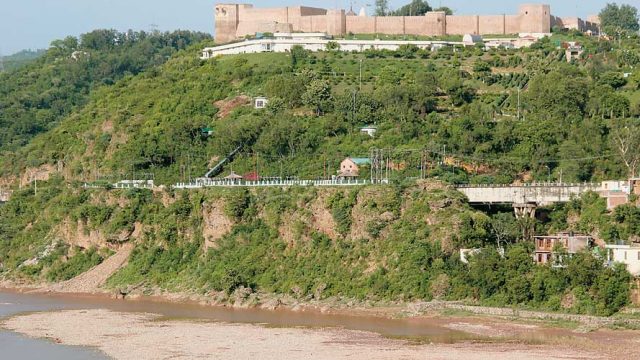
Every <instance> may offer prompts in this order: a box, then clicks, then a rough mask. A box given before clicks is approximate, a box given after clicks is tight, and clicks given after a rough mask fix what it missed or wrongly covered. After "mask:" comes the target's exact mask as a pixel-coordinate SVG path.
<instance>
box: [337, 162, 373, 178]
mask: <svg viewBox="0 0 640 360" xmlns="http://www.w3.org/2000/svg"><path fill="white" fill-rule="evenodd" d="M370 164H371V160H369V158H355V157H348V158H346V159H344V160H342V162H341V163H340V170H338V177H339V178H357V177H358V176H360V168H361V167H362V166H364V165H370Z"/></svg>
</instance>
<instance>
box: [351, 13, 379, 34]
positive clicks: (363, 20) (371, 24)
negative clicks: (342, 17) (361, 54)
mask: <svg viewBox="0 0 640 360" xmlns="http://www.w3.org/2000/svg"><path fill="white" fill-rule="evenodd" d="M346 24H347V28H346V30H347V33H350V32H351V33H354V34H375V33H376V32H377V31H376V30H377V29H376V16H347V19H346Z"/></svg>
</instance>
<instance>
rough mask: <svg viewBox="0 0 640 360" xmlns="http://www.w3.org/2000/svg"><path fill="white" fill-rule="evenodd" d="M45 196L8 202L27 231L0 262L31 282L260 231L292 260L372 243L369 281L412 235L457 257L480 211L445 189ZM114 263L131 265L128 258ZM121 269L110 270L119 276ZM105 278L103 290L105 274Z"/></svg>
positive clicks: (202, 249) (365, 262)
mask: <svg viewBox="0 0 640 360" xmlns="http://www.w3.org/2000/svg"><path fill="white" fill-rule="evenodd" d="M42 191H43V193H42V194H43V195H42V196H43V197H47V200H46V201H43V200H42V198H37V197H33V196H32V195H31V194H28V193H27V190H24V193H20V192H19V193H18V195H17V198H16V199H14V200H12V201H11V202H10V203H8V204H9V205H8V206H10V207H16V211H18V212H17V213H16V214H14V215H13V216H15V219H13V221H15V222H16V223H22V224H24V226H17V227H16V230H15V232H13V233H11V234H10V235H9V236H11V237H12V238H11V239H9V242H13V243H14V244H15V246H14V247H13V248H4V250H2V251H3V253H2V254H1V256H2V259H3V260H5V259H7V260H8V261H6V262H4V261H3V262H4V263H6V264H7V265H8V266H9V267H14V268H19V269H22V268H24V267H25V266H30V267H31V268H33V269H32V270H30V271H32V272H33V274H30V275H29V276H30V277H32V278H33V279H43V278H46V277H47V274H48V272H49V271H51V270H50V269H53V268H56V267H59V264H65V263H67V262H69V261H74V260H73V258H74V257H75V256H76V255H78V254H80V255H82V254H83V253H85V252H89V253H90V252H91V251H98V252H100V253H101V254H107V253H119V254H121V255H120V257H123V256H124V255H122V251H121V250H122V249H128V250H127V252H126V253H127V254H128V253H129V251H133V254H135V253H136V251H143V252H144V251H149V249H154V248H155V249H158V250H157V251H160V252H171V251H173V250H174V249H185V248H189V249H197V250H196V251H197V252H198V253H199V254H200V255H198V257H199V258H205V257H206V256H207V254H208V253H209V252H211V251H218V252H219V251H223V252H224V251H226V250H225V249H227V248H228V246H230V245H229V244H230V242H231V243H234V242H235V243H241V244H246V246H248V247H251V246H255V245H252V243H251V241H254V240H255V239H253V240H250V239H249V238H247V236H248V237H251V236H254V235H252V234H253V233H252V232H253V231H255V229H259V228H261V229H267V232H265V233H264V236H265V237H268V238H265V240H264V241H265V242H273V241H274V239H275V241H276V242H282V243H283V244H285V245H286V248H287V249H288V250H287V251H290V252H293V253H296V252H301V253H304V252H306V253H308V252H309V251H315V250H310V249H313V247H314V246H316V245H315V244H318V241H319V242H320V243H327V242H328V243H329V244H334V245H336V244H348V243H350V244H361V245H353V246H357V247H361V246H369V245H362V244H367V243H369V244H371V245H370V246H369V247H370V249H369V250H366V252H365V253H363V254H368V255H366V256H365V257H361V258H359V259H357V260H355V261H357V264H358V266H359V267H362V269H363V274H364V275H367V274H372V273H374V272H376V271H381V269H384V268H385V267H386V266H387V263H388V262H389V261H394V259H396V257H397V256H398V255H397V254H396V253H394V252H393V251H392V250H389V253H385V251H387V250H385V249H386V248H393V246H390V245H389V244H390V243H393V242H397V241H401V240H402V239H404V238H406V237H407V236H409V235H410V236H413V237H416V236H417V237H418V238H420V239H421V241H430V242H433V243H435V242H438V243H440V246H442V248H444V249H445V250H450V249H452V245H451V241H450V240H451V238H452V236H454V234H456V232H457V231H456V228H457V226H458V215H459V214H460V213H462V212H474V210H471V209H470V208H469V207H468V205H466V204H465V203H464V200H463V197H461V196H460V194H458V193H457V192H455V191H453V190H452V189H451V188H449V187H447V186H444V185H442V184H439V183H419V184H418V185H414V186H410V187H404V188H402V187H393V186H371V187H362V188H356V187H354V188H286V189H273V188H269V189H266V188H265V189H250V190H248V189H216V188H213V189H201V190H190V191H172V190H161V191H149V190H106V189H104V190H100V189H74V188H70V187H65V188H57V189H55V190H52V189H51V188H49V189H47V188H44V187H43V190H42ZM29 201H33V202H34V203H33V204H30V203H29ZM31 205H33V206H34V207H33V208H34V209H36V208H37V209H38V210H39V211H41V214H42V215H40V216H39V215H37V214H36V215H34V214H31V215H29V216H27V213H24V214H21V213H20V211H22V210H19V209H20V208H21V207H29V206H31ZM247 229H249V230H247ZM260 236H262V235H260ZM31 239H33V240H31ZM322 239H326V240H322ZM260 241H261V240H260V239H258V242H260ZM221 244H226V245H221ZM221 246H222V247H221ZM225 246H226V247H225ZM336 246H337V245H336ZM341 246H342V245H341ZM350 246H351V245H350ZM180 251H183V250H180ZM190 251H192V250H190ZM156 255H157V254H156ZM127 256H128V255H127ZM154 256H155V255H154ZM183 256H185V255H183ZM305 256H306V255H305ZM25 259H27V260H26V261H25ZM181 261H194V260H193V259H191V260H186V259H183V260H181ZM350 261H354V260H350ZM116 263H117V264H119V265H118V266H124V265H125V264H126V262H125V261H124V260H123V259H120V260H118V261H117V262H116ZM10 264H13V265H10ZM56 264H58V265H56ZM118 266H108V268H109V269H110V271H111V272H115V271H116V270H117V269H118V268H119V267H118ZM135 266H141V265H140V264H139V263H138V264H136V265H135ZM151 266H152V265H151ZM168 266H172V265H168ZM125 270H126V269H125ZM136 271H138V270H136ZM94 273H100V271H97V270H96V271H94ZM78 275H79V274H78ZM94 275H95V274H94ZM90 278H92V279H93V278H95V276H91V277H90ZM99 278H100V283H101V284H102V283H104V281H105V279H104V276H100V277H99ZM81 283H84V281H82V282H81Z"/></svg>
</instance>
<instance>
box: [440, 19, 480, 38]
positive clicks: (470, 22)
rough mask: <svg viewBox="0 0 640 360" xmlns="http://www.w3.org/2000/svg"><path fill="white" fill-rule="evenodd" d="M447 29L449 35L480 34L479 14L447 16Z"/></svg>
mask: <svg viewBox="0 0 640 360" xmlns="http://www.w3.org/2000/svg"><path fill="white" fill-rule="evenodd" d="M446 31H447V35H464V34H474V35H479V34H480V32H479V29H478V16H476V15H468V16H458V15H454V16H447V23H446Z"/></svg>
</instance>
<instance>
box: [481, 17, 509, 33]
mask: <svg viewBox="0 0 640 360" xmlns="http://www.w3.org/2000/svg"><path fill="white" fill-rule="evenodd" d="M478 29H479V32H478V33H479V34H506V31H505V15H489V16H479V17H478Z"/></svg>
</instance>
